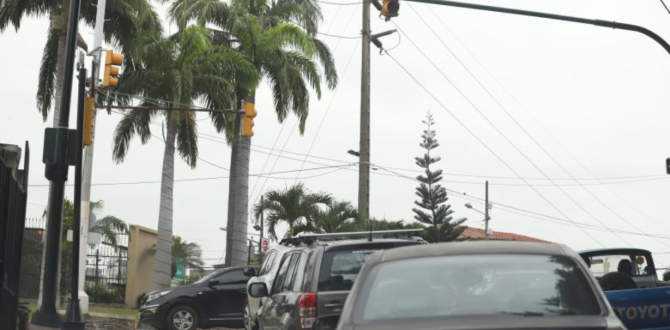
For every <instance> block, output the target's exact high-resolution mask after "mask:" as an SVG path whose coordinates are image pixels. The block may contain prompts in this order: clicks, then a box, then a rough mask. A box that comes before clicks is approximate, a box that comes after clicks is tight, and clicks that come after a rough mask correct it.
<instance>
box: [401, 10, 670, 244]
mask: <svg viewBox="0 0 670 330" xmlns="http://www.w3.org/2000/svg"><path fill="white" fill-rule="evenodd" d="M661 2H662V3H663V0H661ZM663 5H664V6H665V3H663ZM410 9H411V10H412V11H414V12H415V13H416V11H415V10H414V8H413V7H412V6H411V4H410ZM666 9H667V7H666ZM431 12H432V13H433V16H434V17H435V18H436V19H437V20H438V21H440V23H441V24H442V26H443V27H445V28H446V29H447V30H448V31H449V32H450V33H451V34H452V35H453V36H454V38H455V39H456V41H458V43H459V44H460V45H461V46H462V47H463V48H464V49H465V50H466V51H467V53H468V54H469V55H470V56H471V57H472V58H474V59H475V61H476V62H477V63H478V64H479V65H480V66H481V67H482V68H483V69H484V71H485V72H486V73H487V74H488V75H489V76H490V77H491V78H493V81H495V82H496V84H497V85H498V86H499V87H500V88H501V89H502V90H503V91H504V92H505V93H506V94H507V95H508V96H509V97H510V98H511V99H512V100H513V101H514V102H515V103H516V104H517V105H518V106H519V107H520V108H521V109H522V110H523V111H524V112H525V113H526V114H527V115H528V116H529V117H530V118H531V119H532V120H533V121H534V122H535V124H537V125H538V126H539V127H540V128H541V129H542V130H543V131H544V132H545V134H547V135H548V136H549V137H550V138H551V139H552V141H553V142H554V143H556V144H557V145H558V146H559V147H560V148H561V149H562V150H563V151H564V152H565V153H566V154H567V155H568V156H569V157H570V158H572V160H573V161H575V162H576V163H577V164H578V165H579V166H580V167H582V168H583V169H584V170H586V172H587V173H588V174H589V175H590V176H591V177H592V178H593V179H594V180H596V182H597V183H598V184H600V185H602V184H603V182H602V180H603V179H602V178H597V177H596V176H595V174H594V173H593V172H592V171H591V170H590V169H589V168H588V167H586V166H585V165H584V164H583V163H582V162H580V161H579V160H578V159H577V158H576V157H575V156H574V155H573V154H572V153H571V152H570V151H569V150H568V149H567V148H565V147H564V146H563V145H562V144H561V143H560V142H559V141H558V139H556V138H555V137H554V136H553V135H552V134H551V133H550V132H549V131H548V130H547V129H546V128H545V127H544V125H542V124H541V123H540V122H539V121H538V120H537V119H536V118H535V116H533V115H532V114H531V113H530V112H529V111H528V110H527V109H526V108H525V107H524V106H522V105H521V103H520V102H519V101H518V100H517V99H516V98H515V97H514V96H513V95H511V93H510V92H509V91H508V90H507V89H506V88H505V87H504V86H503V85H502V84H501V83H500V81H499V80H498V79H496V78H495V76H493V74H492V73H491V72H490V70H488V69H487V68H486V66H484V64H483V63H482V62H481V61H480V60H479V59H478V58H477V57H476V56H475V55H474V54H473V53H472V52H471V51H470V49H469V48H468V47H467V46H466V45H465V44H464V43H463V42H462V41H461V40H460V38H458V36H457V35H456V34H455V33H454V32H453V31H452V30H451V29H449V27H448V26H447V25H446V23H444V21H443V20H442V18H441V17H439V16H438V15H437V14H436V13H435V12H434V11H432V10H431ZM669 12H670V11H669ZM416 14H417V16H419V17H420V18H421V19H422V16H421V15H419V14H418V13H416ZM422 20H423V19H422ZM423 22H424V24H425V25H426V26H428V28H429V29H430V30H431V31H432V32H433V34H434V35H435V37H437V38H438V40H439V41H440V42H441V43H442V45H443V46H444V47H445V48H446V49H447V50H448V51H449V52H450V53H451V54H452V56H454V57H455V58H456V59H457V61H458V62H459V63H460V64H461V65H462V66H463V67H464V68H465V69H466V70H467V71H468V73H469V74H470V75H471V76H472V77H473V78H474V79H475V80H476V81H477V83H478V84H479V85H480V86H481V87H482V88H484V90H485V91H486V92H487V93H488V94H489V96H490V97H491V98H492V99H494V101H495V102H496V103H498V105H499V106H500V107H501V109H503V111H504V112H505V113H506V114H507V115H508V116H509V117H510V118H511V119H512V120H513V121H514V122H515V123H516V124H517V125H518V126H519V127H520V128H521V129H522V130H523V131H524V133H525V134H526V135H527V136H528V137H529V138H530V139H531V140H533V142H534V143H535V144H536V145H538V147H540V149H542V151H543V152H544V153H545V154H547V156H549V157H550V158H551V159H552V160H553V161H554V162H555V163H556V164H557V165H559V167H561V169H563V171H564V172H566V173H567V174H568V175H569V176H570V177H571V178H572V179H573V180H574V181H575V182H577V183H578V184H579V185H580V186H584V185H586V184H582V183H580V182H579V181H578V180H577V179H576V178H575V177H574V176H572V174H571V173H570V172H568V171H567V170H566V169H565V168H564V167H563V166H562V165H561V164H560V163H559V162H558V161H556V160H555V159H554V157H552V156H551V155H550V154H549V153H548V152H547V151H546V150H545V149H544V148H543V147H542V146H541V145H540V144H539V143H538V142H537V141H536V140H535V139H534V138H533V137H532V136H531V135H530V134H529V133H528V132H527V131H526V130H525V129H524V128H523V126H521V125H520V124H519V122H518V121H517V120H516V119H515V118H514V117H513V116H512V115H511V114H510V113H509V112H508V111H507V109H505V108H504V107H503V106H502V105H501V104H500V102H499V101H498V100H497V99H496V98H495V97H493V95H492V94H491V93H490V92H489V90H488V89H486V88H485V87H484V86H483V85H482V83H481V82H480V81H479V79H477V78H476V77H475V76H474V74H473V73H472V72H471V71H470V70H469V69H468V68H467V66H466V65H465V64H464V63H463V62H462V61H461V60H460V59H459V58H458V56H457V55H456V54H454V52H453V51H452V50H451V49H450V48H449V46H447V44H446V43H445V42H444V41H443V40H442V38H441V37H440V36H439V35H438V34H437V33H435V31H434V30H433V29H432V27H430V25H428V24H426V22H425V21H423ZM589 180H591V179H589ZM582 188H583V189H584V190H585V191H586V192H587V193H589V195H591V196H592V197H593V198H595V199H596V200H597V201H598V202H599V203H600V204H602V205H603V206H604V207H605V208H607V209H608V210H609V211H610V212H612V213H613V214H614V215H615V216H616V217H618V218H619V219H620V220H622V221H623V222H624V223H626V224H628V225H630V226H631V227H633V228H635V229H637V230H638V231H640V232H641V231H642V230H641V229H640V228H638V227H637V226H635V225H633V224H631V223H629V222H628V221H627V220H626V219H625V218H623V217H622V216H621V215H619V214H618V213H617V212H615V211H614V210H612V209H611V208H610V207H609V206H608V205H606V204H605V203H604V202H603V201H602V200H601V199H600V198H598V197H597V196H596V195H594V194H593V193H592V192H591V191H590V190H588V189H587V188H586V187H582ZM607 189H608V190H609V191H610V192H611V193H612V194H613V195H615V196H616V197H618V198H619V199H620V200H622V201H624V203H626V204H628V205H629V207H630V208H632V209H633V210H635V211H637V212H638V213H639V214H641V215H642V216H643V217H645V218H647V219H648V220H650V221H651V222H652V223H656V222H655V221H653V220H652V219H651V218H649V217H648V216H646V214H644V213H643V212H641V211H639V210H638V209H637V208H635V207H634V206H633V205H632V204H631V203H629V202H628V201H626V200H625V199H623V198H622V197H620V196H619V195H618V194H616V193H615V192H614V191H612V190H611V189H610V188H609V187H607ZM662 244H665V243H662Z"/></svg>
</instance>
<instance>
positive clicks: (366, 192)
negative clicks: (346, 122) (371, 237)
mask: <svg viewBox="0 0 670 330" xmlns="http://www.w3.org/2000/svg"><path fill="white" fill-rule="evenodd" d="M362 1H363V28H362V30H361V35H362V38H361V39H362V42H363V45H362V46H363V47H362V48H363V53H362V66H361V130H360V149H359V152H360V154H361V156H360V159H359V161H360V162H359V164H358V211H359V212H360V214H361V219H362V220H363V221H367V220H368V219H369V217H370V34H371V30H370V4H371V3H372V1H371V0H362Z"/></svg>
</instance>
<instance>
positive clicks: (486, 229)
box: [484, 181, 491, 239]
mask: <svg viewBox="0 0 670 330" xmlns="http://www.w3.org/2000/svg"><path fill="white" fill-rule="evenodd" d="M485 190H486V191H485V193H484V198H485V199H484V201H485V204H484V238H486V239H489V237H490V236H491V235H490V234H489V182H488V181H486V188H485Z"/></svg>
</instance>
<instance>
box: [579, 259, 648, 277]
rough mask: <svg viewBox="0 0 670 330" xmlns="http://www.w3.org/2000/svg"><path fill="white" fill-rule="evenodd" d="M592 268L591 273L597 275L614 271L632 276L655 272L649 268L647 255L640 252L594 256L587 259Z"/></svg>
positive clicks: (600, 275)
mask: <svg viewBox="0 0 670 330" xmlns="http://www.w3.org/2000/svg"><path fill="white" fill-rule="evenodd" d="M587 264H589V267H590V268H591V273H593V276H595V277H602V276H603V275H605V274H609V273H613V272H617V271H618V272H623V273H626V274H628V275H630V276H644V275H652V274H654V272H655V271H654V270H651V269H649V268H650V267H649V266H650V265H649V264H648V262H647V257H646V256H643V255H638V254H631V255H627V254H612V255H600V256H592V257H590V259H589V260H588V261H587Z"/></svg>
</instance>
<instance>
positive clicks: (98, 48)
mask: <svg viewBox="0 0 670 330" xmlns="http://www.w3.org/2000/svg"><path fill="white" fill-rule="evenodd" d="M106 7H107V0H98V5H97V13H96V17H95V35H94V37H93V54H92V55H93V65H92V66H91V96H92V97H93V98H94V100H95V97H96V94H95V92H96V87H98V78H99V77H100V63H101V62H102V41H103V39H104V34H103V32H104V26H105V9H106ZM97 117H98V116H97V112H96V111H95V110H93V117H92V118H91V123H92V125H91V143H90V144H89V145H87V146H84V161H83V169H82V185H81V233H82V235H81V239H82V241H83V242H84V244H81V247H80V249H79V278H82V279H83V278H85V276H86V258H87V256H88V230H89V227H90V226H89V225H90V222H91V219H90V217H91V182H92V178H93V149H94V145H95V139H94V138H93V137H94V136H95V119H96V118H97ZM84 282H85V281H81V282H80V283H79V288H78V290H79V301H80V306H81V310H82V313H88V302H89V301H88V295H87V294H86V291H85V290H84V286H85V283H84Z"/></svg>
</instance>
